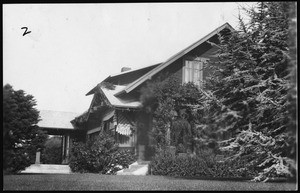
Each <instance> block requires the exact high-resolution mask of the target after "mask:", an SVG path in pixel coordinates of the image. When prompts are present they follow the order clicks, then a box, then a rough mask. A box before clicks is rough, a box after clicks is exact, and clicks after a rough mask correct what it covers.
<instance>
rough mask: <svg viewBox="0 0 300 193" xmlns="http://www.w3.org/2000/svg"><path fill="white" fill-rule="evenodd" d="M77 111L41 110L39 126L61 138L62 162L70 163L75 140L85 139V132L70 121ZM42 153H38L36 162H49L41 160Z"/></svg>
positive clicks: (49, 133)
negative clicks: (77, 128)
mask: <svg viewBox="0 0 300 193" xmlns="http://www.w3.org/2000/svg"><path fill="white" fill-rule="evenodd" d="M76 116H78V114H77V113H72V112H61V111H49V110H41V111H40V117H41V121H40V122H39V123H38V126H39V127H40V128H41V129H42V130H45V131H47V133H48V135H50V136H56V137H59V138H61V164H68V163H69V159H70V151H71V148H72V144H73V140H74V139H75V138H76V139H79V140H80V139H81V140H84V137H85V135H84V132H82V131H79V130H76V129H75V128H74V127H73V125H72V124H71V123H70V121H71V120H72V119H74V117H76ZM40 156H41V153H40V152H37V154H36V164H47V163H41V162H40V160H41V159H40Z"/></svg>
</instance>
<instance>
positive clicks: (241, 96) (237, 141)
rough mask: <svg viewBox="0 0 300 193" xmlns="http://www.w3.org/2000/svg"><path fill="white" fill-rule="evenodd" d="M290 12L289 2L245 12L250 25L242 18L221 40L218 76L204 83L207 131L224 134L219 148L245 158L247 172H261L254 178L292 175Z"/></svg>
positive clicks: (216, 64) (232, 156)
mask: <svg viewBox="0 0 300 193" xmlns="http://www.w3.org/2000/svg"><path fill="white" fill-rule="evenodd" d="M289 9H290V2H261V3H258V6H256V7H254V8H253V9H250V10H249V9H245V11H246V12H247V14H248V15H249V16H250V18H251V20H250V22H249V23H245V22H244V21H243V20H242V19H241V18H240V28H239V30H237V31H235V32H232V33H231V34H228V35H225V36H220V41H221V44H220V45H219V48H220V49H219V53H218V57H219V60H217V61H216V62H211V63H210V64H209V65H210V68H212V69H213V71H214V75H213V76H211V77H210V78H209V79H208V81H207V84H206V89H207V90H208V91H207V93H209V95H210V97H209V99H208V104H209V105H208V109H207V111H208V112H209V113H207V114H206V115H207V116H206V118H207V120H210V121H207V125H206V128H207V129H211V130H216V133H218V134H219V136H222V137H224V136H226V138H227V140H225V141H223V143H220V144H221V146H223V147H222V148H221V149H222V150H224V151H226V154H227V155H230V156H229V157H228V159H232V160H235V159H241V158H243V159H246V160H247V163H248V165H246V166H245V168H255V169H256V170H258V171H260V173H259V176H257V178H255V179H256V180H267V179H268V178H269V177H272V176H276V175H277V176H293V175H294V174H293V172H292V171H294V164H293V163H294V161H293V157H294V155H293V153H294V152H293V150H292V149H294V144H295V143H294V141H295V138H292V137H291V135H289V133H288V127H289V121H290V119H289V108H288V107H289V102H288V92H289V90H290V88H291V83H290V74H291V71H290V69H289V61H290V57H289V45H288V33H289ZM211 120H213V122H212V121H211ZM224 134H225V135H224ZM220 138H221V137H220Z"/></svg>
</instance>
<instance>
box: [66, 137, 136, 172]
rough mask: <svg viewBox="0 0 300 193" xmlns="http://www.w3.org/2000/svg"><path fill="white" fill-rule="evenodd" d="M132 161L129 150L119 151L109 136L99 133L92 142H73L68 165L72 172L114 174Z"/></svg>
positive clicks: (133, 158)
mask: <svg viewBox="0 0 300 193" xmlns="http://www.w3.org/2000/svg"><path fill="white" fill-rule="evenodd" d="M134 161H135V156H134V154H133V153H132V152H131V151H130V150H119V149H118V146H117V144H116V143H115V140H114V139H113V138H112V137H111V136H110V135H108V134H106V133H101V134H99V136H98V137H97V138H96V139H95V140H93V141H87V143H82V142H80V143H77V142H75V143H74V145H73V148H72V156H71V159H70V163H69V165H70V168H71V170H72V171H73V172H80V173H83V172H90V173H101V174H115V172H116V171H118V170H120V169H121V168H127V167H128V166H129V165H130V164H131V163H133V162H134Z"/></svg>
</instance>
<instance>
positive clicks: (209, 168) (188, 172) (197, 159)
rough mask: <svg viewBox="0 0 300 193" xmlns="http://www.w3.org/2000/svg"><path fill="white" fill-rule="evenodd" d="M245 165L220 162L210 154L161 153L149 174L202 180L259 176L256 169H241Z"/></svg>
mask: <svg viewBox="0 0 300 193" xmlns="http://www.w3.org/2000/svg"><path fill="white" fill-rule="evenodd" d="M203 153H204V152H203ZM245 164H246V161H245V160H238V161H235V162H231V161H229V160H228V161H218V160H217V159H216V158H215V156H214V155H213V154H210V153H204V154H202V156H191V155H189V156H172V154H171V153H170V152H168V151H160V152H159V153H158V154H156V156H155V157H154V158H153V160H152V161H151V162H150V164H149V173H150V174H152V175H165V176H175V177H200V178H251V177H254V176H255V175H257V172H256V171H255V170H254V168H252V169H239V168H240V167H241V166H243V165H245Z"/></svg>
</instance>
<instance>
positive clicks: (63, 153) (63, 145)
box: [61, 135, 65, 163]
mask: <svg viewBox="0 0 300 193" xmlns="http://www.w3.org/2000/svg"><path fill="white" fill-rule="evenodd" d="M61 141H62V146H61V147H62V151H61V159H62V163H64V161H65V136H64V135H62V140H61Z"/></svg>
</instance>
